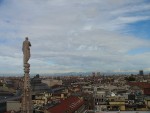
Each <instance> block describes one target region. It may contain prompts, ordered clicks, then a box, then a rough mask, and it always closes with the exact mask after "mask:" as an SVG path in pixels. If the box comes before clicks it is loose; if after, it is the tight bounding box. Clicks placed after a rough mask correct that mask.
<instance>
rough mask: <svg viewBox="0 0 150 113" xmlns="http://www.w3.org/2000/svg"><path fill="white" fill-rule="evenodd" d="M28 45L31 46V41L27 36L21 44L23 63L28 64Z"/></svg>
mask: <svg viewBox="0 0 150 113" xmlns="http://www.w3.org/2000/svg"><path fill="white" fill-rule="evenodd" d="M30 46H31V43H30V41H29V40H28V37H26V38H25V41H24V42H23V45H22V51H23V55H24V57H23V62H24V64H28V60H29V59H30Z"/></svg>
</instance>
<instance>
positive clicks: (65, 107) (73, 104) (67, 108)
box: [48, 96, 84, 113]
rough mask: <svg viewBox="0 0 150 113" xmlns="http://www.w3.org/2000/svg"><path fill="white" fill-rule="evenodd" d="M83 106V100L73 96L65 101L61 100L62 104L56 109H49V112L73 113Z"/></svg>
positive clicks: (55, 107)
mask: <svg viewBox="0 0 150 113" xmlns="http://www.w3.org/2000/svg"><path fill="white" fill-rule="evenodd" d="M83 104H84V101H83V100H82V99H80V98H78V97H75V96H71V97H68V98H67V99H65V100H61V103H60V104H58V105H56V106H54V107H51V108H48V111H49V112H50V113H64V112H67V113H73V112H74V111H76V110H77V109H78V108H79V107H80V106H82V105H83Z"/></svg>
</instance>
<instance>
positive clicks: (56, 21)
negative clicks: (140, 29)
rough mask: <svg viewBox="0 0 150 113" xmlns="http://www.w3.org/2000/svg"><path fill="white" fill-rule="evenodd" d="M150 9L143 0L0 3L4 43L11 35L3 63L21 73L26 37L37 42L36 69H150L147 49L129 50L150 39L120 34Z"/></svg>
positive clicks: (0, 36) (33, 60)
mask: <svg viewBox="0 0 150 113" xmlns="http://www.w3.org/2000/svg"><path fill="white" fill-rule="evenodd" d="M8 7H9V8H8ZM142 11H146V13H144V12H143V13H142V14H141V12H142ZM147 11H149V4H146V3H143V1H142V0H137V1H136V2H135V1H134V2H132V1H130V0H126V1H120V0H111V1H110V0H105V1H102V0H92V1H91V0H82V1H78V0H42V1H41V0H36V1H35V0H22V1H18V0H12V1H9V0H6V1H4V2H3V3H2V4H1V6H0V15H1V16H2V17H1V18H0V24H1V26H0V43H3V42H2V40H3V39H5V40H6V42H5V43H4V44H2V45H1V46H0V52H1V55H0V57H1V58H0V61H1V60H3V65H1V66H0V68H2V67H6V66H8V67H9V68H12V70H14V72H21V69H22V60H21V59H22V51H21V46H22V41H23V40H24V37H26V36H29V39H30V41H31V43H32V47H31V54H32V57H31V59H30V63H31V73H44V72H45V73H47V72H49V73H53V72H56V73H57V72H69V71H98V70H100V71H114V70H118V68H119V69H121V70H134V69H139V68H149V67H148V62H147V60H148V57H147V54H143V55H137V56H131V55H129V54H128V51H130V50H132V49H135V48H140V47H149V41H148V40H143V39H139V38H136V37H132V36H125V35H124V34H120V31H121V30H122V29H124V27H125V26H126V25H127V24H129V23H134V22H138V21H141V20H149V18H150V17H149V15H147ZM133 14H135V15H133ZM5 57H7V62H6V63H5V62H4V58H5ZM140 61H141V62H140ZM15 62H17V63H15ZM143 62H144V63H145V65H144V63H143ZM9 63H11V65H9ZM14 64H15V65H14ZM134 64H136V65H134ZM137 64H138V65H139V66H137ZM16 70H18V71H16ZM1 72H2V70H1ZM11 72H12V71H11Z"/></svg>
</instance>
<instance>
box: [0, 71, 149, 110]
mask: <svg viewBox="0 0 150 113" xmlns="http://www.w3.org/2000/svg"><path fill="white" fill-rule="evenodd" d="M30 84H31V88H30V89H31V91H32V94H31V95H32V110H33V113H95V112H96V113H101V112H113V111H114V113H118V112H121V111H139V113H140V111H145V112H146V111H147V113H148V112H150V75H144V74H143V73H142V71H140V73H139V74H138V75H111V76H104V75H102V74H100V73H99V72H98V73H92V74H90V75H87V76H82V75H79V76H57V77H44V76H40V75H36V76H34V77H33V78H31V80H30ZM22 85H23V80H22V78H21V77H1V78H0V113H20V112H21V107H22V106H21V104H22V99H21V98H22V87H23V86H22Z"/></svg>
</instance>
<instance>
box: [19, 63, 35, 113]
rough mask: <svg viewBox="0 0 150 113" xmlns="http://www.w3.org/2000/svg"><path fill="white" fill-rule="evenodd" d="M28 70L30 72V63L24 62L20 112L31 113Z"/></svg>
mask: <svg viewBox="0 0 150 113" xmlns="http://www.w3.org/2000/svg"><path fill="white" fill-rule="evenodd" d="M29 72H30V64H29V63H26V64H24V78H23V82H24V84H23V95H22V112H21V113H33V110H32V97H31V89H30V76H29Z"/></svg>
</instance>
